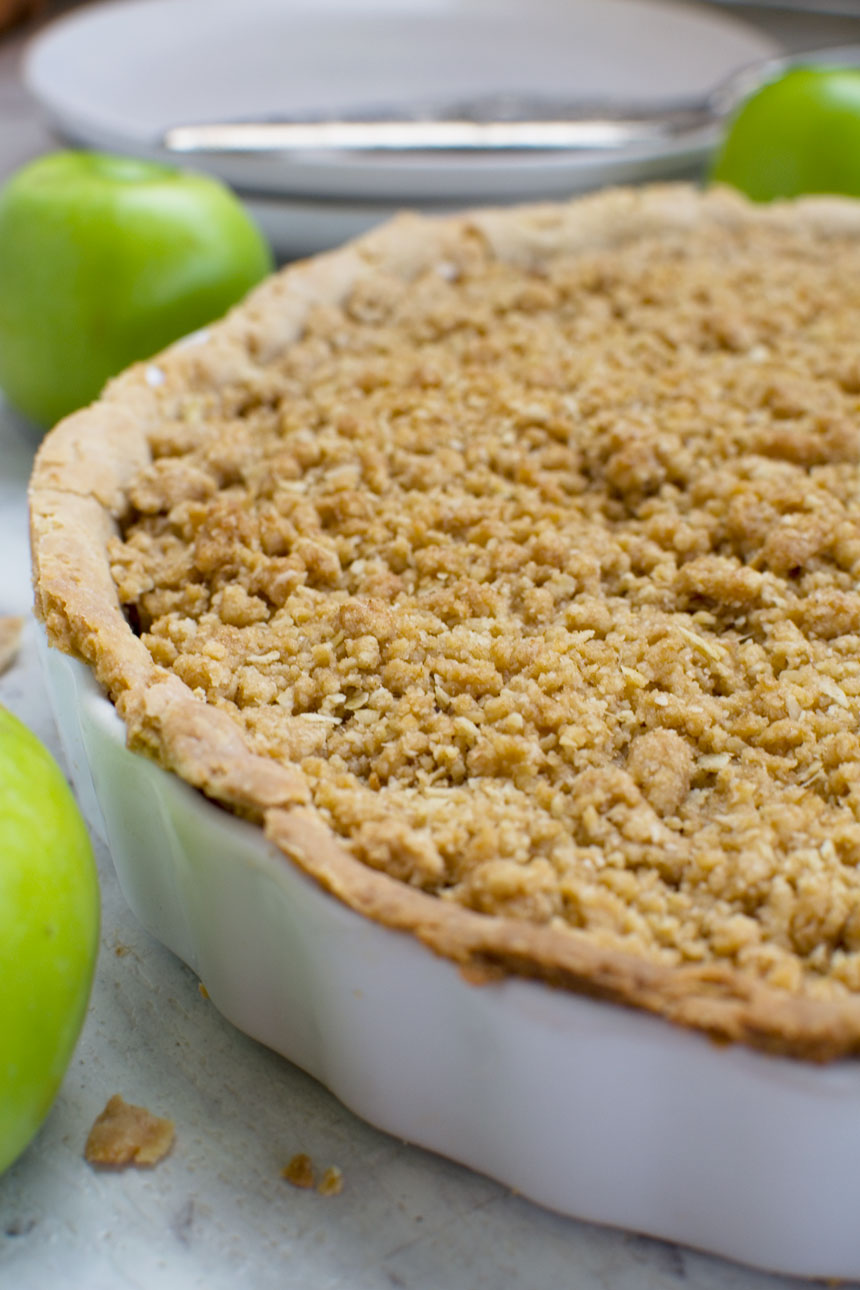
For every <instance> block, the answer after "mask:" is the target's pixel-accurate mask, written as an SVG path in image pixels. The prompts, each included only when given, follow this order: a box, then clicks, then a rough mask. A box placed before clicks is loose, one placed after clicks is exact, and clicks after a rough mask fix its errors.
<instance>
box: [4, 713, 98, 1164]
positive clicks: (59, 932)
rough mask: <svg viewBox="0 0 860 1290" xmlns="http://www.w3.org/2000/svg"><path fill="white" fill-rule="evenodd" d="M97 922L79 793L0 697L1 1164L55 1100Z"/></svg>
mask: <svg viewBox="0 0 860 1290" xmlns="http://www.w3.org/2000/svg"><path fill="white" fill-rule="evenodd" d="M98 931H99V889H98V880H97V876H96V867H95V862H94V859H93V853H92V848H91V846H90V841H89V837H88V835H87V831H86V828H85V826H84V822H83V820H82V819H81V815H80V812H79V811H78V808H77V805H76V804H75V799H74V797H73V796H72V793H71V791H70V789H69V787H68V785H67V784H66V781H65V779H64V778H63V775H62V773H61V772H60V769H59V767H58V766H57V764H56V762H55V761H54V759H53V758H52V757H51V755H50V753H49V752H48V750H47V749H46V748H45V747H44V745H43V744H42V743H40V741H39V740H38V739H37V738H36V736H35V735H34V734H32V733H31V732H30V731H29V730H28V729H27V727H26V726H24V725H22V724H21V722H20V721H18V720H17V718H15V717H13V716H12V714H11V713H9V712H8V711H6V709H5V708H2V707H0V1170H3V1169H6V1168H7V1167H8V1166H9V1165H10V1164H11V1163H12V1161H13V1160H15V1159H16V1158H17V1157H18V1156H19V1155H20V1153H21V1152H22V1151H23V1150H24V1148H25V1147H26V1145H27V1143H28V1142H29V1141H30V1139H31V1138H32V1137H33V1136H34V1134H35V1133H36V1130H37V1129H38V1128H39V1126H40V1124H41V1123H42V1121H43V1120H44V1118H45V1116H46V1115H47V1113H48V1111H49V1110H50V1108H51V1105H52V1103H53V1101H54V1098H55V1096H56V1093H57V1090H58V1088H59V1086H60V1082H61V1080H62V1078H63V1075H64V1073H65V1071H66V1067H67V1066H68V1064H69V1061H70V1059H71V1056H72V1053H73V1051H74V1048H75V1044H76V1043H77V1039H78V1035H79V1033H80V1029H81V1026H82V1024H83V1019H84V1014H85V1012H86V1007H87V1001H88V999H89V993H90V986H91V984H92V978H93V970H94V968H95V962H96V954H97V949H98Z"/></svg>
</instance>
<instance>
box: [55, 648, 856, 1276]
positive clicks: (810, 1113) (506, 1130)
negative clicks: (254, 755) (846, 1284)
mask: <svg viewBox="0 0 860 1290" xmlns="http://www.w3.org/2000/svg"><path fill="white" fill-rule="evenodd" d="M44 659H45V668H46V675H47V678H48V684H49V690H50V693H51V696H52V700H53V703H54V708H55V712H56V716H57V720H58V725H59V728H60V732H61V737H62V740H63V744H64V747H65V750H66V754H67V757H68V761H69V765H70V767H71V771H72V776H73V779H74V780H75V783H76V787H77V789H78V792H79V795H80V799H81V803H82V806H83V808H84V810H85V813H86V814H87V816H88V818H89V820H90V823H91V825H92V826H93V827H94V828H97V829H98V830H100V831H103V832H104V835H105V838H106V840H107V842H108V845H109V848H110V851H111V854H112V856H113V859H114V863H115V865H116V869H117V872H118V876H119V880H120V883H121V886H122V888H123V891H124V893H125V896H126V898H127V900H128V902H129V905H130V906H131V908H132V910H133V912H134V913H135V914H136V916H137V917H138V918H139V919H140V921H141V922H142V923H143V925H144V926H145V927H146V928H147V929H148V930H149V932H151V933H152V935H153V936H155V937H156V938H158V939H159V940H160V941H162V942H163V943H164V944H165V945H166V946H168V947H169V949H171V950H172V951H173V952H174V953H175V954H177V955H178V956H179V957H180V958H181V959H183V960H184V961H185V962H186V963H187V964H188V965H189V966H190V967H191V968H192V969H193V970H194V971H195V972H196V973H197V974H198V975H199V976H200V979H201V981H202V982H203V983H204V984H205V986H206V989H207V991H208V993H209V995H210V996H211V998H212V1000H213V1002H214V1003H215V1005H216V1006H217V1007H218V1009H219V1010H220V1011H221V1012H222V1013H223V1014H224V1015H225V1016H226V1017H227V1018H229V1019H230V1021H232V1022H233V1023H234V1024H235V1025H236V1026H237V1027H238V1028H239V1029H241V1030H242V1031H244V1032H246V1033H247V1034H249V1035H251V1036H252V1037H254V1038H255V1039H257V1040H259V1041H261V1042H262V1043H264V1044H266V1045H268V1046H269V1047H271V1048H272V1049H274V1050H276V1051H277V1052H279V1053H281V1054H283V1056H284V1057H286V1058H288V1059H289V1060H290V1061H292V1062H294V1063H296V1064H297V1065H299V1066H300V1067H302V1068H303V1069H304V1070H306V1071H308V1072H309V1073H310V1074H311V1075H312V1076H314V1077H315V1078H317V1079H318V1080H320V1081H321V1082H322V1083H323V1084H324V1085H325V1086H326V1087H327V1088H329V1089H330V1090H331V1091H332V1092H333V1093H334V1094H335V1095H336V1096H337V1097H338V1098H339V1099H340V1100H341V1101H342V1102H343V1103H344V1104H345V1105H346V1106H348V1107H349V1108H351V1109H352V1110H353V1111H355V1112H356V1113H357V1114H358V1115H360V1116H361V1117H363V1118H364V1119H366V1120H367V1121H369V1122H370V1123H372V1124H374V1125H376V1126H377V1127H379V1128H381V1129H384V1130H387V1131H388V1132H389V1133H392V1134H395V1135H397V1136H398V1137H401V1138H404V1139H406V1140H408V1141H410V1142H412V1143H415V1144H418V1145H421V1146H423V1147H426V1148H429V1149H430V1150H433V1151H436V1152H439V1153H441V1154H443V1155H445V1156H447V1157H449V1158H451V1159H454V1160H457V1161H459V1162H461V1163H463V1164H465V1165H467V1166H470V1167H471V1168H473V1169H476V1170H478V1171H480V1172H482V1173H484V1174H486V1175H489V1176H491V1177H493V1178H495V1179H498V1180H499V1181H501V1182H502V1183H505V1184H507V1185H508V1186H510V1187H512V1188H514V1189H516V1190H517V1191H519V1192H521V1193H522V1194H523V1195H524V1196H526V1197H528V1198H530V1199H531V1200H533V1201H536V1202H538V1203H539V1204H542V1205H544V1206H547V1207H550V1208H552V1209H554V1210H556V1211H558V1212H560V1213H563V1214H567V1215H572V1216H576V1217H578V1218H582V1219H587V1220H591V1221H594V1222H598V1223H603V1224H609V1225H613V1226H618V1227H623V1228H628V1229H631V1230H634V1231H637V1232H641V1233H646V1234H648V1235H651V1236H655V1237H660V1238H663V1239H667V1240H673V1241H678V1242H681V1243H684V1244H687V1245H690V1246H693V1247H697V1248H700V1249H703V1250H708V1251H711V1252H713V1253H717V1254H720V1255H723V1256H725V1257H728V1258H731V1259H735V1260H739V1261H742V1262H745V1263H748V1264H751V1265H754V1266H757V1267H760V1268H764V1269H768V1270H771V1271H777V1272H782V1273H788V1274H793V1275H799V1276H817V1277H836V1278H855V1277H857V1276H860V1229H858V1225H857V1222H856V1212H855V1211H856V1201H855V1187H856V1177H857V1161H858V1160H860V1115H858V1114H857V1111H858V1108H860V1067H858V1065H857V1063H855V1062H853V1061H850V1060H849V1061H840V1062H835V1063H832V1064H830V1065H828V1066H815V1065H812V1064H810V1063H806V1062H800V1061H795V1060H791V1059H786V1058H779V1057H772V1056H767V1055H764V1054H762V1053H758V1052H755V1051H752V1050H750V1049H747V1048H742V1047H719V1046H717V1045H715V1044H713V1043H712V1042H711V1041H710V1040H708V1039H707V1038H705V1037H704V1036H703V1035H701V1034H699V1033H696V1032H693V1031H688V1030H682V1029H680V1028H677V1027H674V1026H672V1025H671V1024H669V1023H668V1022H665V1021H663V1020H661V1019H659V1018H656V1017H653V1016H650V1015H647V1014H645V1013H642V1012H637V1011H633V1010H629V1009H626V1008H623V1007H620V1006H618V1005H613V1004H607V1003H599V1002H595V1001H593V1000H590V999H587V998H583V997H579V996H576V995H573V994H570V993H568V992H564V991H557V990H554V989H552V988H550V987H548V986H545V985H542V984H538V983H533V982H529V981H526V980H522V979H506V980H502V981H496V982H493V983H484V984H481V985H477V984H474V983H470V982H469V981H467V980H465V979H464V978H463V976H462V975H461V974H460V972H459V971H458V969H457V968H456V966H455V965H454V964H452V963H451V962H449V961H447V960H443V959H440V958H437V957H436V956H435V955H434V954H433V953H432V952H431V951H430V950H428V949H426V948H425V947H424V946H423V945H422V944H420V943H419V942H418V941H417V940H416V939H415V938H413V937H412V936H410V935H408V934H406V933H402V932H397V931H393V930H390V929H388V928H386V927H384V926H381V925H379V924H376V923H372V922H370V921H368V920H366V919H364V918H363V917H361V916H360V915H358V914H356V913H354V912H353V911H352V910H350V909H349V908H347V907H346V906H344V905H342V904H341V903H340V902H338V901H337V900H335V899H334V898H333V897H331V896H329V895H327V894H326V893H325V892H323V891H322V890H321V889H320V888H319V887H317V885H316V884H315V882H314V881H313V880H311V879H310V878H308V877H307V876H306V875H304V874H303V873H301V872H300V871H299V870H298V869H297V868H296V867H294V866H293V865H292V864H291V863H290V862H289V861H288V860H287V859H286V858H285V857H284V856H283V855H282V854H281V853H280V852H279V851H277V850H276V849H275V848H274V847H273V846H271V845H270V844H268V843H266V842H265V840H264V839H263V837H262V835H261V833H260V831H259V830H258V829H257V828H255V827H254V826H252V825H250V824H247V823H245V822H244V821H242V820H240V819H238V818H236V817H234V816H232V815H230V814H228V813H227V812H226V811H224V810H222V809H221V808H219V807H217V806H215V805H213V804H212V803H211V802H210V801H208V800H207V799H206V798H204V797H203V796H202V795H201V794H200V793H198V792H197V791H196V790H194V789H192V788H190V787H189V786H188V785H187V784H185V783H184V782H182V781H181V780H179V779H178V778H177V777H175V776H174V775H172V774H170V773H168V772H166V771H164V770H162V769H161V768H160V767H158V766H157V765H155V764H154V763H153V762H150V761H149V760H147V759H146V758H144V757H142V756H140V755H138V754H135V753H131V752H129V751H127V750H126V748H125V743H124V730H123V726H122V723H121V721H120V719H119V717H118V716H117V714H116V712H115V711H114V709H113V706H112V705H111V704H110V702H109V701H108V700H107V699H106V698H105V697H104V696H103V694H102V693H101V691H100V689H99V687H98V685H97V683H96V681H95V679H94V677H93V676H92V674H91V672H90V671H89V669H88V668H87V667H86V666H85V665H83V664H81V663H80V662H78V661H76V660H73V659H70V658H68V657H67V656H65V655H63V654H60V653H59V652H58V651H56V650H53V649H48V648H47V647H45V649H44Z"/></svg>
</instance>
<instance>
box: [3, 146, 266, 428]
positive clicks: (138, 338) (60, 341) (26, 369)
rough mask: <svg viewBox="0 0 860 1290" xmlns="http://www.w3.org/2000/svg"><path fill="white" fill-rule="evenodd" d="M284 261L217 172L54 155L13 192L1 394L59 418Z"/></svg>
mask: <svg viewBox="0 0 860 1290" xmlns="http://www.w3.org/2000/svg"><path fill="white" fill-rule="evenodd" d="M271 268H272V256H271V251H270V249H269V247H268V244H267V243H266V242H265V240H264V238H263V237H262V235H261V233H260V232H259V230H258V229H257V227H256V225H255V224H254V223H253V222H252V220H251V219H250V217H249V216H248V214H247V213H246V211H245V209H244V207H243V206H242V205H241V203H240V201H239V200H238V198H237V197H236V196H235V195H234V194H233V193H232V192H231V191H230V189H228V188H227V187H226V186H225V185H224V184H222V183H221V182H220V181H218V180H217V179H214V178H211V177H209V176H207V175H202V174H196V173H194V172H191V171H185V170H178V169H174V168H172V167H169V166H161V165H156V164H155V163H152V162H148V161H139V160H134V159H131V158H126V157H115V156H111V155H107V154H104V153H94V152H77V151H64V152H55V153H50V154H48V155H47V156H44V157H40V158H38V159H37V160H36V161H34V162H31V163H30V164H29V165H27V166H24V167H23V168H22V169H21V170H19V171H17V172H16V173H15V174H14V175H13V176H12V178H11V179H10V180H9V181H8V182H7V183H6V185H5V187H4V188H3V190H2V191H0V388H2V390H3V392H4V393H5V395H6V397H7V398H8V400H9V402H10V403H11V404H12V405H13V406H14V407H16V408H17V409H18V410H19V411H20V412H22V413H24V415H25V416H27V417H29V418H30V419H31V420H32V421H35V422H36V423H37V424H39V425H41V426H50V425H52V424H53V423H54V422H55V421H58V420H59V419H60V418H61V417H63V416H65V415H66V414H67V413H69V412H72V411H74V410H75V409H76V408H79V407H83V406H84V405H85V404H87V403H90V402H91V401H92V400H93V399H94V398H96V397H97V396H98V394H99V393H100V392H101V389H102V387H103V386H104V384H105V382H106V381H107V380H108V378H109V377H111V376H114V375H116V373H117V372H119V371H121V370H122V369H123V368H124V367H127V366H128V365H129V364H130V363H132V362H135V361H137V360H138V359H143V358H148V357H150V356H151V355H152V354H155V353H157V352H158V351H159V350H160V349H163V348H164V346H166V345H169V344H170V343H171V342H172V341H175V340H178V339H179V338H180V337H181V336H184V335H186V334H187V333H189V332H192V331H195V330H196V329H197V328H198V327H202V326H203V325H204V324H206V323H209V322H212V321H213V319H215V318H217V317H220V315H221V314H223V313H225V312H226V310H227V309H228V308H229V307H230V306H231V305H233V304H235V303H236V301H238V300H239V299H241V297H242V296H244V295H245V294H246V292H247V291H248V290H249V289H250V288H251V287H252V286H254V285H255V284H256V283H257V282H259V281H260V279H261V278H263V277H264V276H265V275H266V274H267V273H269V272H270V271H271Z"/></svg>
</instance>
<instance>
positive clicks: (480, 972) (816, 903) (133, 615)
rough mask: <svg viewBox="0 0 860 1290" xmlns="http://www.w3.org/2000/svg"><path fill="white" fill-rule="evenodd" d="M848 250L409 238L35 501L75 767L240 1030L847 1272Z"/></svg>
mask: <svg viewBox="0 0 860 1290" xmlns="http://www.w3.org/2000/svg"><path fill="white" fill-rule="evenodd" d="M858 271H860V207H858V206H857V205H856V204H854V203H852V202H849V201H838V200H823V199H816V200H812V199H810V200H806V201H803V202H798V203H794V204H790V205H782V206H774V207H768V208H753V207H751V206H749V205H747V204H746V203H745V202H743V201H742V200H741V199H740V198H738V197H736V196H733V195H730V194H728V193H724V192H712V193H709V194H707V195H703V194H701V193H699V192H697V191H696V190H694V189H692V188H687V187H683V186H672V185H670V186H665V187H656V188H646V189H642V190H638V191H624V190H619V191H614V192H608V193H605V194H601V195H597V196H594V197H590V198H585V199H581V200H579V201H577V202H572V203H569V204H567V205H556V206H542V207H531V208H525V209H518V210H511V209H508V210H505V211H483V212H473V213H470V214H468V215H465V216H461V217H455V218H446V219H440V220H431V219H426V218H420V217H410V216H404V217H402V218H401V219H399V220H397V221H395V222H394V223H393V224H390V225H388V226H386V227H384V228H382V229H380V230H378V231H376V232H374V233H372V234H370V235H368V236H367V237H365V238H363V239H361V240H359V241H357V242H355V243H352V244H350V245H348V246H346V247H344V248H343V249H341V250H339V251H335V252H332V253H330V254H327V255H325V256H321V257H317V258H316V259H314V260H310V261H307V262H305V263H302V264H299V265H295V266H292V267H289V268H287V269H285V270H283V271H282V272H281V273H280V274H279V275H276V276H275V277H274V278H272V279H271V280H270V281H269V282H267V283H266V284H264V285H263V286H262V287H261V288H259V289H258V290H257V291H256V292H254V293H253V294H252V295H251V296H250V297H249V298H248V299H247V300H246V302H245V303H244V304H243V305H242V306H240V307H239V308H238V309H237V310H235V311H234V312H233V313H232V314H231V315H229V316H228V317H227V318H226V319H225V320H223V321H222V322H220V323H218V324H216V325H214V326H213V327H212V328H211V329H209V330H208V331H207V332H206V333H205V334H201V335H199V336H196V337H192V338H190V339H189V340H188V341H186V342H184V343H183V344H181V345H179V346H176V347H174V348H173V349H171V350H170V351H168V352H167V353H165V354H162V355H160V356H159V357H158V358H157V359H155V360H153V361H152V362H150V363H147V364H142V365H140V366H138V367H136V368H134V369H132V370H131V371H129V372H128V373H126V374H124V375H123V376H122V377H120V378H119V379H118V380H117V381H115V382H114V383H113V384H112V385H111V386H109V387H108V389H107V391H106V392H105V395H104V396H103V398H102V399H101V400H100V402H99V403H97V404H95V405H94V406H93V407H91V408H89V409H87V410H85V411H84V412H82V413H79V414H77V415H76V416H74V417H71V418H69V419H68V420H67V421H66V422H64V423H62V424H61V425H60V426H59V427H57V429H56V430H54V431H53V432H52V433H51V435H49V436H48V438H47V439H46V440H45V443H44V445H43V447H42V449H41V450H40V453H39V455H38V458H37V462H36V466H35V470H34V474H33V480H32V486H31V508H32V510H31V513H32V533H33V558H34V570H35V585H36V605H37V611H38V613H39V616H40V617H41V618H42V620H43V622H44V624H45V628H46V635H47V639H48V642H49V644H50V645H52V646H54V647H56V648H58V649H59V650H60V651H62V652H63V653H64V654H66V655H70V656H73V657H72V658H63V657H62V655H61V654H59V653H57V652H56V650H52V651H49V658H50V663H49V674H50V675H51V676H52V678H53V681H52V685H53V688H54V693H55V697H56V702H57V708H58V714H59V717H60V724H61V727H62V729H63V730H64V731H65V734H66V739H67V743H68V746H69V751H70V756H71V758H72V762H73V765H75V766H77V767H78V768H79V770H80V773H81V782H82V783H83V782H84V781H85V780H86V779H87V776H91V778H92V784H93V786H94V790H95V798H96V799H97V801H98V803H99V807H100V810H101V813H102V815H103V817H104V825H105V829H106V833H107V837H108V840H109V843H110V846H111V850H112V852H113V854H114V858H115V861H116V864H117V867H118V870H119V873H120V877H121V880H122V882H123V886H124V889H125V890H126V893H127V895H128V897H129V900H130V903H131V904H132V907H133V908H134V909H135V910H136V912H138V914H139V916H140V917H141V918H142V920H143V921H144V923H145V924H146V925H147V926H148V927H150V929H151V930H152V931H153V932H154V933H155V934H156V935H157V936H160V937H161V939H162V940H164V941H165V943H166V944H168V945H169V946H170V947H171V948H172V949H173V950H175V951H176V952H177V953H178V954H180V955H181V956H182V957H183V958H184V959H185V960H186V961H188V962H189V963H190V964H191V965H192V966H193V967H194V968H195V970H197V971H198V972H200V974H201V977H202V979H203V980H204V982H205V984H206V986H207V989H208V990H209V992H210V994H211V995H212V997H213V999H214V1000H215V1002H216V1004H218V1006H219V1007H221V1008H222V1009H223V1011H224V1012H225V1013H226V1014H227V1015H228V1016H230V1017H231V1018H232V1019H233V1020H234V1021H236V1023H237V1024H238V1025H240V1026H241V1027H242V1028H244V1029H246V1030H248V1031H249V1033H251V1034H253V1035H255V1036H256V1037H257V1038H260V1039H262V1040H263V1041H264V1042H266V1043H268V1044H271V1045H272V1046H273V1047H275V1048H277V1049H278V1050H279V1051H281V1052H283V1053H284V1054H285V1055H286V1056H288V1057H290V1058H291V1059H292V1060H294V1061H297V1062H299V1063H300V1064H301V1065H303V1066H305V1067H306V1069H308V1070H310V1071H311V1072H312V1073H313V1074H315V1075H317V1076H318V1077H319V1078H320V1079H322V1080H323V1081H324V1082H325V1083H326V1084H327V1085H328V1086H329V1087H331V1088H332V1089H333V1091H334V1092H335V1093H337V1094H338V1096H340V1097H341V1098H342V1099H343V1100H344V1101H345V1102H346V1103H347V1104H348V1105H350V1106H352V1107H354V1108H355V1109H356V1110H358V1111H359V1112H360V1113H361V1114H363V1115H365V1116H366V1117H367V1118H368V1119H370V1120H372V1121H373V1122H375V1123H377V1124H379V1125H380V1126H381V1127H383V1128H386V1129H388V1130H390V1131H392V1132H395V1133H398V1134H400V1135H401V1136H403V1137H405V1138H407V1139H409V1140H411V1141H414V1142H418V1143H421V1144H423V1145H426V1146H429V1147H431V1148H433V1149H435V1150H438V1151H442V1152H444V1153H446V1154H449V1155H451V1156H453V1157H454V1158H456V1159H459V1160H462V1161H463V1162H465V1163H467V1164H470V1165H472V1166H474V1167H476V1168H478V1169H481V1170H483V1171H485V1172H487V1173H489V1174H491V1175H493V1176H495V1177H497V1178H499V1179H501V1180H502V1181H505V1182H507V1183H509V1184H510V1185H512V1186H514V1187H516V1188H517V1189H519V1190H520V1191H522V1192H523V1193H524V1194H526V1195H527V1196H529V1197H531V1198H533V1199H535V1200H538V1201H540V1202H542V1203H544V1204H548V1205H551V1206H553V1207H555V1208H557V1209H559V1210H561V1211H562V1212H565V1213H569V1214H576V1215H579V1216H582V1217H586V1218H592V1219H596V1220H597V1221H601V1222H609V1223H615V1224H619V1225H623V1226H629V1227H633V1228H635V1229H637V1230H640V1231H645V1232H649V1233H651V1234H654V1235H658V1236H663V1237H668V1238H671V1239H677V1240H682V1241H686V1242H688V1243H690V1244H694V1245H699V1246H702V1247H704V1248H707V1249H711V1250H716V1251H718V1252H720V1253H724V1254H727V1255H730V1256H732V1257H736V1258H740V1259H744V1260H746V1261H749V1262H752V1263H757V1264H759V1265H761V1266H765V1267H770V1268H774V1269H779V1270H784V1271H789V1272H795V1273H800V1274H813V1275H828V1276H852V1275H857V1274H858V1273H860V1237H858V1236H857V1234H856V1225H855V1224H854V1222H853V1212H852V1208H851V1206H850V1204H849V1203H848V1200H849V1198H850V1194H851V1191H852V1186H851V1184H852V1182H853V1179H854V1172H855V1166H854V1161H855V1160H856V1159H858V1158H860V1157H858V1153H857V1150H856V1148H857V1147H858V1146H860V1142H857V1143H855V1142H854V1140H853V1135H854V1134H855V1133H857V1130H855V1129H854V1127H853V1121H855V1120H857V1119H858V1117H857V1116H856V1114H855V1111H856V1101H857V1099H858V1097H860V1085H858V1073H857V1070H856V1066H855V1061H854V1058H855V1056H856V1053H857V1051H858V1049H860V995H858V991H860V879H858V876H857V867H856V866H857V861H858V859H860V820H858V815H857V812H858V799H857V791H858V788H857V786H858V784H860V738H858V734H857V718H858V711H860V659H858V658H857V650H856V633H857V631H858V627H860V592H858V591H857V586H858V572H860V525H858V520H860V489H858V482H860V419H859V418H858V414H860V361H858V358H857V354H856V336H857V334H858V323H860V306H858V304H857V296H856V290H855V287H854V282H855V279H856V275H857V273H858ZM123 743H126V744H127V749H126V748H124V747H123V746H122V745H123ZM85 766H86V767H88V768H89V769H88V770H86V771H84V770H83V768H84V767H85ZM714 1041H716V1042H714ZM825 1063H829V1064H825ZM858 1136H860V1135H858Z"/></svg>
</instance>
